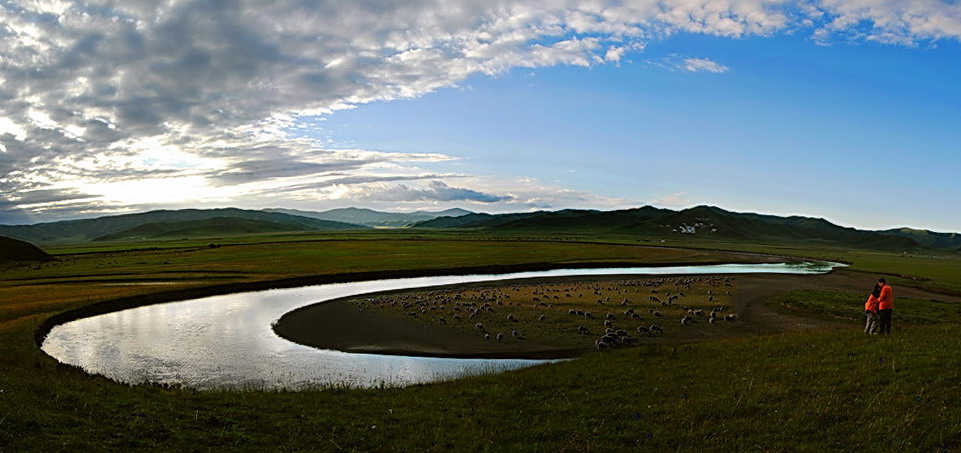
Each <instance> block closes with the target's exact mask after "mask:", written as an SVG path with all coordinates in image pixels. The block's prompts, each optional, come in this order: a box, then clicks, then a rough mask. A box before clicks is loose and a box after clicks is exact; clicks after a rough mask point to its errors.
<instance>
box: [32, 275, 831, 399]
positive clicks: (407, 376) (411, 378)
mask: <svg viewBox="0 0 961 453" xmlns="http://www.w3.org/2000/svg"><path fill="white" fill-rule="evenodd" d="M832 266H837V265H836V264H833V263H804V264H723V265H710V266H677V267H635V268H598V269H557V270H550V271H538V272H517V273H511V274H499V275H460V276H442V277H421V278H404V279H391V280H376V281H367V282H352V283H336V284H326V285H316V286H307V287H302V288H286V289H274V290H269V291H257V292H248V293H237V294H227V295H222V296H213V297H205V298H201V299H193V300H186V301H181V302H169V303H163V304H157V305H149V306H144V307H138V308H131V309H128V310H123V311H118V312H114V313H107V314H103V315H98V316H94V317H90V318H85V319H79V320H76V321H71V322H68V323H65V324H62V325H59V326H56V327H54V328H53V329H52V330H51V331H50V333H49V334H48V335H47V338H46V340H45V341H44V343H43V345H42V349H43V350H44V352H46V353H47V354H49V355H51V356H52V357H54V358H56V359H57V360H59V361H60V362H63V363H68V364H71V365H76V366H79V367H81V368H83V369H84V370H86V371H87V372H88V373H96V374H102V375H104V376H106V377H108V378H110V379H114V380H117V381H120V382H125V383H130V384H137V383H144V382H153V383H160V384H171V385H183V386H187V387H191V388H196V389H200V390H218V389H225V390H226V389H232V390H236V389H293V390H296V389H303V388H308V387H318V386H320V387H322V386H328V385H346V386H352V387H372V386H381V385H390V386H399V385H409V384H414V383H422V382H432V381H437V380H443V379H451V378H456V377H461V376H465V375H470V374H478V373H489V372H498V371H504V370H510V369H516V368H521V367H526V366H531V365H536V364H540V363H545V362H546V361H544V360H518V359H449V358H428V357H405V356H387V355H377V354H356V353H345V352H339V351H331V350H320V349H315V348H311V347H308V346H302V345H298V344H296V343H292V342H290V341H287V340H285V339H283V338H281V337H279V336H277V335H276V334H275V333H274V332H273V329H272V328H271V324H272V323H273V322H275V321H276V320H277V319H279V318H280V317H281V316H282V315H283V314H284V313H287V312H289V311H292V310H295V309H297V308H300V307H303V306H306V305H311V304H315V303H319V302H323V301H328V300H332V299H337V298H341V297H346V296H354V295H360V294H366V293H371V292H378V291H387V290H397V289H409V288H420V287H427V286H437V285H448V284H455V283H469V282H482V281H496V280H507V279H517V278H534V277H561V276H575V275H610V274H616V275H663V274H736V273H758V272H760V273H793V274H817V273H825V272H828V271H830V270H831V268H832ZM358 328H360V326H358Z"/></svg>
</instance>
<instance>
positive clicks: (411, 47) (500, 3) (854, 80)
mask: <svg viewBox="0 0 961 453" xmlns="http://www.w3.org/2000/svg"><path fill="white" fill-rule="evenodd" d="M959 40H961V3H959V2H957V1H955V0H846V1H845V0H817V1H780V0H676V1H668V0H638V1H608V0H594V1H564V0H536V1H507V0H476V1H474V0H463V1H455V0H434V1H430V0H403V1H385V0H381V1H375V0H357V1H349V2H345V1H307V0H303V1H296V0H290V1H249V2H244V1H218V0H207V1H194V0H178V1H137V0H123V1H99V2H98V1H89V2H70V1H54V0H31V1H17V0H2V1H0V224H24V223H37V222H48V221H57V220H64V219H75V218H86V217H97V216H103V215H112V214H122V213H131V212H142V211H147V210H153V209H179V208H216V207H228V206H234V207H241V208H249V209H262V208H278V207H281V208H295V209H302V210H317V211H320V210H326V209H332V208H338V207H347V206H356V207H367V208H373V209H379V210H386V211H413V210H418V209H428V210H440V209H446V208H450V207H461V208H464V209H469V210H472V211H476V212H490V213H499V212H527V211H532V210H542V209H544V210H557V209H566V208H589V209H601V210H612V209H624V208H631V207H639V206H643V205H654V206H659V207H665V208H670V209H682V208H686V207H691V206H696V205H712V206H719V207H722V208H724V209H729V210H733V211H738V212H759V213H767V214H777V215H805V216H811V217H823V218H826V219H828V220H830V221H832V222H835V223H837V224H840V225H844V226H853V227H856V228H862V229H886V228H893V227H902V226H910V227H915V228H926V229H931V230H935V231H946V232H961V209H958V208H957V206H958V204H957V200H958V199H961V184H959V183H957V182H956V179H957V177H956V175H958V174H961V156H959V155H958V151H961V83H959V81H961V42H959Z"/></svg>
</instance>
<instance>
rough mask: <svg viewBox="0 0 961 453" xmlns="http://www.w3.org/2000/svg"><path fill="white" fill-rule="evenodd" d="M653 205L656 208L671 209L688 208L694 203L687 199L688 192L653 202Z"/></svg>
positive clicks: (666, 196) (660, 198)
mask: <svg viewBox="0 0 961 453" xmlns="http://www.w3.org/2000/svg"><path fill="white" fill-rule="evenodd" d="M651 204H652V205H654V206H665V207H669V208H686V207H688V206H691V205H692V204H693V203H692V202H691V200H689V199H687V192H677V193H672V194H670V195H665V196H663V197H659V198H656V199H654V200H651Z"/></svg>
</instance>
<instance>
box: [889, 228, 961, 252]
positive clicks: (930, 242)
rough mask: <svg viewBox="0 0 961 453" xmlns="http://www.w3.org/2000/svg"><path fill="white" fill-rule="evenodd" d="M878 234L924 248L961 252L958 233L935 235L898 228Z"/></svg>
mask: <svg viewBox="0 0 961 453" xmlns="http://www.w3.org/2000/svg"><path fill="white" fill-rule="evenodd" d="M878 233H883V234H888V235H892V236H901V237H906V238H910V239H912V240H913V241H914V242H917V243H918V244H921V245H923V246H925V247H930V248H936V249H948V250H956V251H961V234H958V233H935V232H934V231H928V230H917V229H914V228H898V229H894V230H885V231H878Z"/></svg>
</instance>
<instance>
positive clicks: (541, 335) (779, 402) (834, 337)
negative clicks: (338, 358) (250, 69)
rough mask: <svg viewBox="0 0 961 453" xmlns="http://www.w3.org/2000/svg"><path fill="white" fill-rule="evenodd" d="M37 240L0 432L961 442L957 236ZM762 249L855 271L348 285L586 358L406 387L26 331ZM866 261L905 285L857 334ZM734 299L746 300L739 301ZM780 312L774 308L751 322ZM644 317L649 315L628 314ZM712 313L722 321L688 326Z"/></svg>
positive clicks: (0, 290)
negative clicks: (913, 241) (464, 281)
mask: <svg viewBox="0 0 961 453" xmlns="http://www.w3.org/2000/svg"><path fill="white" fill-rule="evenodd" d="M652 245H657V246H656V247H652ZM724 250H727V251H724ZM48 251H49V252H51V253H52V254H54V255H55V257H56V258H57V260H56V261H53V262H49V263H42V264H36V265H29V266H22V267H11V268H7V269H4V270H3V271H2V272H0V301H2V302H0V343H2V344H3V354H2V356H0V451H3V452H7V451H10V452H14V451H65V450H71V451H72V450H79V449H89V450H93V451H98V450H116V451H131V450H138V451H142V450H154V451H171V450H188V451H205V450H251V451H253V450H268V451H610V450H613V451H625V450H627V451H634V450H637V449H641V448H644V449H647V448H650V449H654V450H676V451H704V450H711V451H741V450H757V451H826V450H831V451H838V450H867V451H879V450H889V451H945V452H947V451H959V450H961V412H959V411H957V410H956V408H957V407H959V405H961V354H959V351H961V324H959V323H958V321H959V320H961V311H959V308H961V305H958V302H957V300H958V295H959V293H961V283H959V282H961V257H959V256H957V255H952V254H942V255H937V256H933V255H932V256H918V255H911V256H908V255H902V254H895V253H880V252H878V253H869V252H863V251H844V250H838V249H804V248H802V247H800V246H799V247H784V248H773V247H765V246H761V245H753V244H735V243H731V244H725V243H681V242H676V243H670V242H668V243H658V244H651V243H644V242H638V241H636V240H633V239H629V238H624V237H590V236H577V237H560V236H502V237H491V236H481V235H476V236H472V235H471V233H470V232H459V233H451V232H448V233H431V232H418V231H410V230H403V231H377V232H361V233H356V232H338V233H328V234H316V233H311V234H298V235H277V236H256V237H247V238H243V237H233V238H221V239H211V240H194V241H157V242H151V243H110V244H105V245H98V246H96V247H90V248H88V247H84V246H64V247H61V248H57V249H52V250H48ZM768 253H773V254H778V255H786V256H795V257H798V256H800V257H807V258H820V259H832V260H839V261H844V262H846V263H849V264H850V265H851V266H850V267H849V268H848V269H846V270H844V271H839V273H836V274H835V275H836V276H837V275H839V276H838V277H831V278H830V279H822V280H820V281H825V282H829V283H830V282H836V281H845V282H853V283H850V284H848V283H845V284H844V285H835V287H825V286H824V285H827V283H825V284H824V285H822V284H820V283H819V284H818V285H813V284H812V285H809V286H805V285H804V284H797V285H793V286H784V287H777V288H774V289H771V288H770V285H768V286H764V285H765V284H766V281H764V280H763V279H759V278H756V279H752V278H753V277H749V276H743V277H742V276H738V277H723V276H721V277H690V278H676V277H665V278H629V279H625V278H614V277H612V278H609V279H602V278H596V279H566V280H562V281H543V282H529V281H526V282H516V283H508V284H505V285H499V286H484V285H478V286H473V287H457V288H446V289H436V290H435V289H428V290H424V291H408V292H406V293H398V294H382V295H376V296H371V297H362V298H355V299H352V300H351V301H344V302H345V303H349V304H351V305H352V306H353V307H354V308H356V309H358V310H368V311H370V310H378V311H381V312H383V314H384V315H385V316H395V317H398V318H404V319H405V320H406V319H408V318H422V319H419V320H414V322H426V323H432V324H440V321H438V318H440V317H443V318H444V322H443V324H444V326H445V328H449V329H451V330H453V331H455V332H459V333H460V334H463V335H468V336H473V337H482V336H483V335H486V334H493V335H496V334H497V333H502V334H504V336H505V338H504V341H505V342H522V341H537V342H542V343H544V344H548V343H550V344H552V345H558V346H559V347H563V348H566V349H571V350H575V351H576V354H577V355H579V357H578V358H577V359H575V360H570V361H562V362H558V363H553V364H549V365H539V366H534V367H531V368H526V369H521V370H517V371H510V372H506V373H501V374H496V375H483V376H476V377H468V378H463V379H458V380H454V381H448V382H439V383H433V384H424V385H415V386H410V387H405V388H375V389H350V388H343V387H332V388H317V389H313V390H307V391H300V392H282V391H246V392H198V391H194V390H190V389H180V388H166V387H161V386H156V385H136V386H129V385H124V384H119V383H116V382H113V381H110V380H107V379H105V378H102V377H96V376H90V375H87V374H86V373H84V372H83V371H82V370H79V369H76V368H74V367H70V366H64V365H59V364H57V363H56V361H55V360H53V359H52V358H50V357H48V356H47V355H45V354H44V353H43V352H42V351H40V349H39V348H38V346H37V344H36V343H35V333H36V332H37V330H38V328H39V327H40V326H41V325H43V323H44V321H45V320H47V319H49V318H51V317H52V316H55V315H58V314H60V313H63V312H65V311H67V310H74V309H79V308H84V307H88V308H89V307H94V308H93V309H91V311H90V312H91V313H93V312H97V311H98V310H100V308H97V307H106V308H103V309H104V310H106V309H111V310H112V309H117V308H121V307H129V306H136V305H141V304H144V303H155V302H162V301H168V300H177V299H181V298H188V297H195V296H198V295H208V294H223V293H228V292H232V291H237V290H251V289H262V288H270V287H283V286H296V285H303V284H310V283H317V282H327V281H338V280H352V279H357V278H367V277H372V276H373V277H376V276H412V275H431V274H440V273H446V272H451V270H454V272H457V270H458V269H460V270H462V271H463V270H464V269H468V270H483V271H487V272H494V271H498V270H518V269H527V268H532V269H543V268H551V267H570V266H573V267H578V266H594V267H597V266H598V265H611V266H624V265H664V264H682V263H683V264H710V263H724V262H732V261H733V262H757V261H765V260H770V259H771V258H770V257H768V256H765V254H768ZM465 272H466V271H465ZM881 275H884V276H886V277H888V279H889V281H891V282H892V283H893V284H894V286H895V288H896V291H901V293H896V294H908V293H910V295H911V297H904V298H899V299H898V302H897V305H896V306H895V318H894V334H893V335H891V336H890V337H879V336H873V337H868V336H864V335H863V333H862V332H861V326H862V315H861V313H862V308H861V304H862V303H863V297H862V294H866V292H867V291H868V290H869V289H870V286H871V285H872V284H873V282H874V280H875V279H876V278H877V277H878V276H881ZM792 278H794V279H797V280H790V281H797V282H802V281H804V280H801V279H807V278H816V277H809V276H794V277H792ZM772 281H782V280H776V279H772ZM861 281H863V285H860V282H861ZM862 286H863V288H864V289H863V291H862V290H859V288H861V287H862ZM758 288H761V289H758ZM763 288H767V289H763ZM652 290H653V291H652ZM681 293H683V295H680V294H681ZM926 295H932V296H931V297H926ZM671 296H677V297H676V298H675V299H674V300H673V301H672V302H673V304H672V305H661V302H664V301H665V300H669V299H671ZM405 297H406V298H407V299H406V300H405V301H407V300H416V299H417V298H418V297H420V298H422V299H427V298H429V297H430V298H434V299H439V300H446V299H450V301H451V302H450V303H449V304H447V305H449V307H448V308H445V310H448V311H447V312H445V314H444V315H440V314H432V315H430V316H426V312H425V313H424V314H423V316H422V315H420V314H418V315H414V316H410V315H409V313H410V312H411V311H412V310H411V309H410V307H409V306H408V307H404V305H403V302H401V299H402V298H405ZM655 298H656V299H657V300H655ZM935 299H936V300H935ZM454 300H461V301H468V300H473V301H475V302H476V303H475V305H474V306H473V308H477V307H480V306H482V305H483V304H485V303H490V302H489V301H491V300H494V301H495V302H493V304H492V305H490V308H492V309H493V310H494V311H493V312H486V311H485V314H484V316H488V315H489V316H488V317H487V318H485V319H483V320H480V319H477V320H474V319H470V318H469V317H470V314H469V313H468V312H467V311H461V310H456V311H455V310H453V307H454V306H455V305H454V303H453V301H454ZM496 300H499V301H501V302H503V304H500V305H498V304H497V302H496ZM625 301H626V303H625ZM391 302H395V303H394V304H393V305H391ZM762 302H763V303H762ZM714 307H724V309H725V311H720V312H719V313H718V315H717V316H724V315H727V314H737V315H738V316H739V319H737V320H732V321H721V322H719V323H710V322H709V321H707V319H708V318H709V316H710V315H709V313H710V312H711V311H712V310H713V309H714ZM748 308H750V309H751V310H753V312H749V311H742V309H744V310H747V309H748ZM688 310H690V311H688ZM696 310H700V311H701V314H695V313H694V311H696ZM654 311H658V312H659V315H660V316H656V315H655V314H654ZM579 312H580V313H579ZM584 312H590V313H591V314H590V315H589V316H588V315H585V314H584ZM608 313H610V316H608ZM455 314H456V315H457V316H458V317H460V318H462V319H460V320H458V319H456V318H454V315H455ZM494 314H496V316H494ZM508 315H510V318H509V317H508ZM542 315H543V316H544V317H543V318H540V317H541V316H542ZM687 315H690V316H691V317H692V318H694V321H695V322H693V323H692V325H691V326H687V327H690V328H691V329H692V330H690V331H688V332H689V333H688V334H684V333H683V332H684V331H683V330H682V329H683V328H684V326H682V325H681V323H680V322H679V319H680V318H682V317H683V316H687ZM778 316H781V317H784V318H777V319H788V320H791V321H790V323H785V324H784V325H782V326H780V327H778V328H765V327H766V323H769V320H771V319H775V317H778ZM662 318H663V319H667V318H669V319H670V325H668V323H667V321H658V319H662ZM740 318H743V319H740ZM794 320H810V323H809V324H810V325H811V327H810V328H804V329H793V328H788V327H786V326H787V325H788V324H791V323H795V321H794ZM605 321H610V323H609V324H610V325H605ZM477 323H483V324H484V326H483V329H478V328H477V327H476V324H477ZM651 324H660V325H661V326H662V327H664V330H665V331H666V332H665V333H664V335H663V336H661V335H658V334H652V333H651V332H650V326H651ZM714 324H719V325H717V326H715V325H714ZM520 325H522V326H523V328H518V327H517V326H520ZM581 326H584V327H585V329H586V330H587V332H582V331H580V330H579V328H580V327H581ZM642 326H643V327H646V328H647V329H648V331H646V332H644V331H639V330H638V327H642ZM711 327H717V328H720V329H725V330H726V331H727V333H725V334H723V335H710V334H698V333H697V332H707V331H706V330H705V329H709V328H711ZM781 327H784V328H781ZM607 328H612V329H614V331H615V332H614V334H615V335H616V330H625V331H627V332H629V334H630V337H631V338H632V339H634V341H631V342H630V344H629V345H625V347H601V349H604V350H600V351H599V350H598V347H597V346H596V344H597V341H599V340H600V338H601V336H602V335H603V334H604V333H605V330H606V329H607ZM515 330H516V331H518V333H517V335H514V334H512V332H513V331H515ZM678 332H682V333H680V334H679V333H678ZM647 340H651V341H647Z"/></svg>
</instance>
